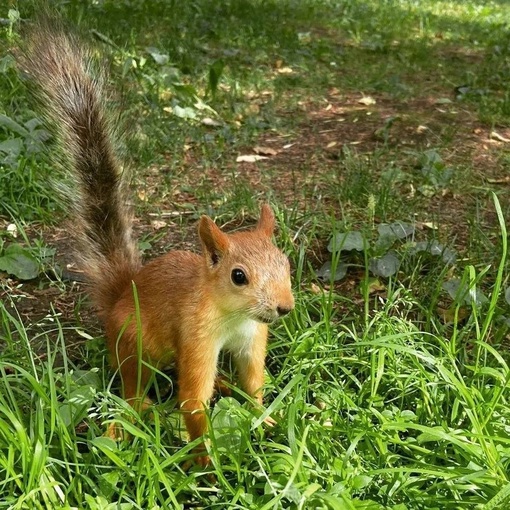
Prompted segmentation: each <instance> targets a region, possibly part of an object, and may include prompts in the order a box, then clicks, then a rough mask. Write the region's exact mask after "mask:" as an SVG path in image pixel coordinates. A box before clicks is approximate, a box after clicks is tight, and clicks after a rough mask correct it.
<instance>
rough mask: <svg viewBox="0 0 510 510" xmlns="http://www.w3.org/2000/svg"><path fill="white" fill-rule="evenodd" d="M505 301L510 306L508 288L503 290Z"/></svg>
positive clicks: (509, 290)
mask: <svg viewBox="0 0 510 510" xmlns="http://www.w3.org/2000/svg"><path fill="white" fill-rule="evenodd" d="M505 300H506V302H507V303H508V304H509V305H510V287H507V289H506V290H505Z"/></svg>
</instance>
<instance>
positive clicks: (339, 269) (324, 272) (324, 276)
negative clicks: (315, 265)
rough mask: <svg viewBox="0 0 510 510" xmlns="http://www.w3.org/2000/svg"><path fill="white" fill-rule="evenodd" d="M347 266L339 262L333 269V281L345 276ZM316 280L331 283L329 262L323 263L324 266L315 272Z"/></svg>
mask: <svg viewBox="0 0 510 510" xmlns="http://www.w3.org/2000/svg"><path fill="white" fill-rule="evenodd" d="M348 267H349V265H348V264H345V263H343V262H339V263H338V264H337V265H336V268H335V274H334V276H333V281H335V282H336V281H338V280H341V279H342V278H344V277H345V275H346V274H347V269H348ZM317 278H320V279H321V280H325V281H331V261H330V260H328V261H327V262H325V263H324V265H323V266H322V267H321V268H320V269H319V270H318V271H317Z"/></svg>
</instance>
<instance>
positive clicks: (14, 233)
mask: <svg viewBox="0 0 510 510" xmlns="http://www.w3.org/2000/svg"><path fill="white" fill-rule="evenodd" d="M7 232H8V233H9V234H11V236H12V237H18V227H17V226H16V224H15V223H9V225H7Z"/></svg>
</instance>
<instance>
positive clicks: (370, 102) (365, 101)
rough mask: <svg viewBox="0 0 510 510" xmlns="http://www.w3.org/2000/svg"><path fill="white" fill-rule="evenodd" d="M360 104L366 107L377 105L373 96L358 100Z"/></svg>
mask: <svg viewBox="0 0 510 510" xmlns="http://www.w3.org/2000/svg"><path fill="white" fill-rule="evenodd" d="M358 103H360V104H364V105H365V106H371V105H373V104H375V103H376V100H375V99H374V98H373V97H371V96H363V97H362V98H361V99H359V100H358Z"/></svg>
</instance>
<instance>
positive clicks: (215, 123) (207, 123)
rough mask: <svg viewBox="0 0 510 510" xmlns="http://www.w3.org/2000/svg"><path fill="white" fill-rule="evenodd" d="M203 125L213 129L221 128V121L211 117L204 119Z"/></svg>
mask: <svg viewBox="0 0 510 510" xmlns="http://www.w3.org/2000/svg"><path fill="white" fill-rule="evenodd" d="M202 124H203V125H204V126H211V127H219V126H221V125H222V124H221V122H220V121H219V120H214V119H211V118H210V117H205V118H204V119H202Z"/></svg>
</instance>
